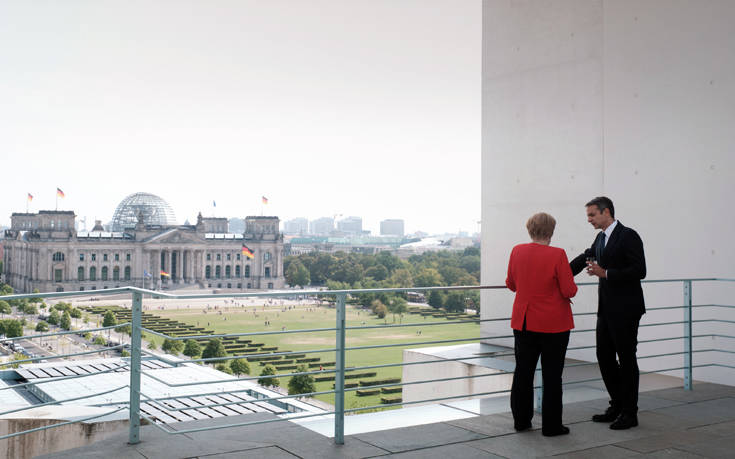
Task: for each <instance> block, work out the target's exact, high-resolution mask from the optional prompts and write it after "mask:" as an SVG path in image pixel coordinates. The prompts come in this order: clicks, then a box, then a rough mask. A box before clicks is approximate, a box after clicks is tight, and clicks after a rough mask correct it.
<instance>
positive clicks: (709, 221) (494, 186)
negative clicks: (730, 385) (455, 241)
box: [482, 0, 735, 379]
mask: <svg viewBox="0 0 735 459" xmlns="http://www.w3.org/2000/svg"><path fill="white" fill-rule="evenodd" d="M733 23H735V2H731V1H725V0H723V1H694V0H691V1H671V0H649V1H645V2H640V1H633V0H630V1H629V0H615V1H601V0H597V1H593V0H557V1H553V2H539V1H518V0H485V1H484V2H483V77H482V78H483V83H482V97H483V102H482V107H483V108H482V117H483V120H482V137H483V138H482V161H483V163H482V185H483V188H482V197H483V204H482V222H483V228H482V236H483V244H482V247H483V253H482V256H483V260H482V277H483V278H482V283H483V284H484V285H497V284H502V283H503V282H504V279H505V274H506V268H507V261H508V256H509V254H510V250H511V248H512V246H513V245H515V244H517V243H521V242H527V241H528V236H527V234H526V230H525V227H524V224H525V221H526V219H527V218H528V217H529V216H530V215H531V214H533V213H534V212H538V211H546V212H549V213H551V214H552V215H554V216H555V217H556V218H557V229H556V234H555V237H554V239H553V241H552V244H553V245H556V246H559V247H562V248H564V249H565V250H566V251H567V253H568V254H569V256H570V257H573V256H575V255H577V254H578V253H579V252H580V251H581V250H582V249H583V248H584V247H585V246H589V244H590V243H591V241H592V240H593V238H594V236H595V231H594V230H593V229H592V228H591V227H590V226H589V224H588V223H587V222H586V218H585V215H584V203H585V202H587V201H588V200H589V199H591V198H592V197H594V196H598V195H607V196H609V197H611V198H612V199H613V201H614V202H615V206H616V214H617V215H616V216H617V217H618V218H619V219H620V221H621V222H623V223H624V224H625V225H628V226H631V227H633V228H635V229H636V230H638V232H639V233H640V235H641V237H642V238H643V241H644V244H645V250H646V258H647V263H648V278H649V279H666V278H680V277H730V278H733V277H735V265H734V264H733V261H732V260H733V259H735V243H733V239H732V233H733V228H734V227H735V212H733V211H732V209H731V207H732V206H731V205H730V204H731V200H732V198H731V196H733V195H735V129H733V126H735V48H734V46H733V43H734V41H733V38H732V24H733ZM588 280H589V279H588V278H587V276H586V275H585V274H581V275H580V276H578V278H577V281H578V282H583V281H588ZM645 290H646V300H647V304H648V305H649V306H654V307H655V306H671V305H678V304H681V303H682V286H681V284H672V285H668V286H655V287H653V286H646V287H645ZM694 293H695V296H694V299H695V303H696V302H707V301H715V302H719V303H730V304H735V301H734V299H735V286H733V285H728V286H723V285H716V284H712V283H702V284H695V287H694ZM512 298H513V297H512V295H510V294H509V293H507V292H503V293H501V292H495V291H486V292H484V293H483V303H482V315H483V318H490V317H503V316H509V315H510V312H511V307H512ZM574 309H575V311H577V312H582V311H595V310H596V293H595V289H594V288H589V287H586V288H583V289H582V290H581V292H580V294H579V295H578V298H577V299H576V300H575V305H574ZM698 312H699V311H698ZM707 314H709V315H708V316H707V317H714V316H727V314H723V313H721V311H720V312H708V311H706V310H702V311H701V315H700V317H703V316H705V315H707ZM681 317H682V313H681V311H669V312H667V313H654V314H648V315H646V316H644V323H645V322H646V321H653V320H657V321H658V320H666V319H669V320H681ZM593 326H594V318H593V317H590V318H586V319H579V320H578V321H577V328H589V327H593ZM507 327H508V324H507V323H503V324H494V325H491V324H485V325H483V336H492V335H493V334H497V333H500V332H506V331H507ZM698 327H700V328H699V330H701V331H707V330H713V329H714V328H716V327H714V326H709V325H707V324H701V325H698ZM730 331H731V330H730ZM676 333H678V334H680V333H681V327H680V326H677V327H675V328H674V329H669V330H656V329H653V328H648V329H645V330H644V329H642V336H644V337H652V338H655V337H661V336H664V335H665V334H669V335H671V334H676ZM730 334H735V333H730ZM574 340H576V341H577V342H576V343H574V342H573V344H577V345H584V344H593V343H594V337H593V334H592V333H586V334H584V335H578V336H576V337H575V338H574ZM715 341H716V340H715ZM729 341H732V340H729ZM506 344H507V343H506ZM673 344H675V346H680V342H673ZM713 345H714V346H729V345H730V344H728V341H727V340H723V341H719V342H709V343H708V346H709V347H711V346H713ZM667 346H668V350H669V351H671V349H672V343H667V344H666V345H661V348H666V347H667ZM657 349H658V348H657V345H651V347H650V348H646V349H642V351H645V352H648V351H650V353H652V352H655V351H656V350H657ZM592 352H593V351H592V350H589V351H583V352H578V353H577V355H576V357H581V358H593V354H592ZM572 355H573V356H575V354H574V353H572ZM704 357H705V356H704V355H700V356H697V358H699V362H704V361H705V359H704ZM730 360H732V359H730ZM676 362H677V363H679V364H680V359H679V360H677V361H676ZM731 363H732V362H731ZM647 365H648V366H649V367H651V366H653V364H650V365H649V362H647V361H644V362H642V366H644V367H646V366H647ZM723 374H724V373H722V372H717V371H713V370H707V371H701V372H698V373H696V374H695V376H696V377H706V378H710V379H712V378H714V379H721V376H722V375H723ZM722 377H724V376H722ZM729 377H730V379H731V377H732V373H731V372H730V373H729Z"/></svg>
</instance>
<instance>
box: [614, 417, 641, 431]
mask: <svg viewBox="0 0 735 459" xmlns="http://www.w3.org/2000/svg"><path fill="white" fill-rule="evenodd" d="M637 425H638V416H636V415H635V414H621V415H620V416H618V418H617V419H616V420H615V422H613V423H612V424H610V428H611V429H612V430H625V429H630V428H631V427H636V426H637Z"/></svg>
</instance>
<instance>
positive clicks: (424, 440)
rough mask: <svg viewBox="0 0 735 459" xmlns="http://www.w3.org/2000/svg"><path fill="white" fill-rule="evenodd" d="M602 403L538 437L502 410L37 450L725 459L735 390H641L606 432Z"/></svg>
mask: <svg viewBox="0 0 735 459" xmlns="http://www.w3.org/2000/svg"><path fill="white" fill-rule="evenodd" d="M606 405H607V401H606V400H602V399H596V400H589V401H584V402H577V403H570V404H566V405H565V406H564V422H565V424H566V425H568V426H569V427H570V429H571V434H570V435H567V436H562V437H554V438H547V437H544V436H542V435H541V431H540V419H534V429H533V430H532V431H528V432H522V433H517V432H515V431H514V430H513V421H512V417H511V415H510V413H507V412H506V413H499V414H492V415H486V416H473V417H470V418H465V419H459V420H453V421H447V422H438V423H434V424H424V425H419V426H413V427H402V428H396V429H390V430H383V431H377V432H370V433H363V434H356V435H350V436H347V437H346V438H345V444H344V445H342V446H337V445H335V444H334V441H333V439H331V438H328V437H325V436H322V435H320V434H318V433H316V432H314V431H312V430H309V429H306V428H304V427H302V426H300V425H298V424H295V423H292V422H278V423H270V424H262V425H256V426H248V427H244V428H243V427H241V428H226V429H219V430H213V431H208V432H197V433H189V434H182V435H168V434H165V433H163V432H161V431H160V430H158V429H157V428H156V427H154V426H145V427H143V428H142V429H141V438H142V440H143V441H142V442H141V443H140V444H138V445H128V444H127V435H128V433H127V431H124V432H120V434H118V435H116V436H114V437H112V438H108V439H106V440H103V441H100V442H97V443H95V444H92V445H89V446H85V447H82V448H76V449H73V450H67V451H64V452H57V453H54V454H52V455H48V456H43V457H48V458H51V457H53V458H75V459H76V458H80V459H81V458H99V457H104V458H115V459H118V458H149V459H154V458H155V459H158V458H211V459H215V458H217V459H220V458H221V459H224V458H258V459H260V458H263V459H271V458H273V459H276V458H278V459H281V458H284V459H285V458H295V457H299V458H363V457H392V458H406V459H407V458H437V459H452V458H462V459H465V458H467V459H471V458H494V457H509V458H516V457H517V458H528V457H557V458H594V459H607V458H622V457H626V458H627V457H631V458H634V457H641V458H642V457H646V458H701V457H707V458H725V457H735V387H733V386H723V385H718V384H710V383H697V384H695V386H694V390H692V391H685V390H683V389H682V388H671V389H660V390H654V391H649V392H645V393H642V394H641V396H640V400H639V406H640V412H639V422H640V425H639V427H637V428H633V429H630V430H624V431H613V430H610V429H609V428H608V426H607V424H598V423H593V422H591V421H590V418H591V416H592V415H593V414H594V413H598V412H602V411H603V410H604V409H605V408H606ZM256 416H257V417H258V418H262V419H265V418H268V417H270V416H272V415H267V414H257V415H249V416H240V417H228V418H218V419H212V420H207V421H195V422H189V423H180V424H175V425H171V426H170V428H174V429H180V430H183V429H191V428H197V427H204V426H214V425H222V424H231V423H235V422H247V421H251V420H254V419H255V417H256Z"/></svg>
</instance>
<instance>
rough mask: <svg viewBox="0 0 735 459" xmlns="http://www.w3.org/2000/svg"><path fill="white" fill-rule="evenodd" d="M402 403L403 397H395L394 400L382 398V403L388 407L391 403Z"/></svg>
mask: <svg viewBox="0 0 735 459" xmlns="http://www.w3.org/2000/svg"><path fill="white" fill-rule="evenodd" d="M402 401H403V398H402V397H394V398H388V397H380V403H383V404H385V405H388V404H390V403H401V402H402Z"/></svg>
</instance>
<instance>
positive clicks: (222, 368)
mask: <svg viewBox="0 0 735 459" xmlns="http://www.w3.org/2000/svg"><path fill="white" fill-rule="evenodd" d="M215 368H216V369H217V370H218V371H221V372H223V373H227V374H228V375H231V374H232V368H230V367H229V366H228V365H227V362H224V363H218V364H217V366H216V367H215Z"/></svg>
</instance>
